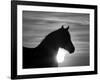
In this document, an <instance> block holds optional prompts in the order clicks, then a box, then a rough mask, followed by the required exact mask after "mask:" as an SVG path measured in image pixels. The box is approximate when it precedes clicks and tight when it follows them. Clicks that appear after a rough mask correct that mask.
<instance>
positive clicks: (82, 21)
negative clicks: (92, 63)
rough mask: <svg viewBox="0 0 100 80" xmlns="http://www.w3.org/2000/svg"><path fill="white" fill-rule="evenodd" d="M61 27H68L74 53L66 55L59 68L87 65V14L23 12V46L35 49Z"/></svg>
mask: <svg viewBox="0 0 100 80" xmlns="http://www.w3.org/2000/svg"><path fill="white" fill-rule="evenodd" d="M62 25H66V26H67V25H69V26H70V29H69V32H70V34H71V38H72V42H73V44H74V46H75V53H73V54H71V55H70V54H66V60H65V61H64V62H63V63H62V64H59V66H83V65H89V14H82V13H62V12H39V11H23V46H25V47H33V48H34V47H36V46H37V45H38V44H39V43H40V42H41V41H42V39H43V38H44V37H45V36H46V35H47V34H49V33H50V32H52V31H54V30H56V29H58V28H60V27H61V26H62ZM66 26H65V27H66Z"/></svg>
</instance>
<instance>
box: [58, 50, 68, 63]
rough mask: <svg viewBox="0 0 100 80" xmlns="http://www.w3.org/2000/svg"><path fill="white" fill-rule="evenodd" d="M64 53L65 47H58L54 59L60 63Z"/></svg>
mask: <svg viewBox="0 0 100 80" xmlns="http://www.w3.org/2000/svg"><path fill="white" fill-rule="evenodd" d="M66 53H67V51H66V50H65V49H63V48H59V49H58V53H57V56H56V60H57V62H58V63H62V62H63V61H64V57H65V54H66Z"/></svg>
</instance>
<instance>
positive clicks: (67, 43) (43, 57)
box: [23, 25, 75, 68]
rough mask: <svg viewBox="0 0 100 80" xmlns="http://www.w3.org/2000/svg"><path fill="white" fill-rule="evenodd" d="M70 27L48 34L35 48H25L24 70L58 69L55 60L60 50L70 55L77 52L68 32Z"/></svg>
mask: <svg viewBox="0 0 100 80" xmlns="http://www.w3.org/2000/svg"><path fill="white" fill-rule="evenodd" d="M68 29H69V26H68V27H67V28H64V26H63V25H62V27H61V28H59V29H57V30H55V31H53V32H51V33H50V34H48V35H47V36H46V37H45V38H44V39H43V40H42V42H41V43H40V44H39V45H38V46H37V47H35V48H27V47H23V68H45V67H58V63H57V61H56V60H55V59H56V58H55V57H56V56H57V51H58V49H59V48H64V49H65V50H67V51H68V52H69V53H70V54H71V53H73V52H74V51H75V47H74V45H73V43H72V41H71V36H70V33H69V31H68Z"/></svg>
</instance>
